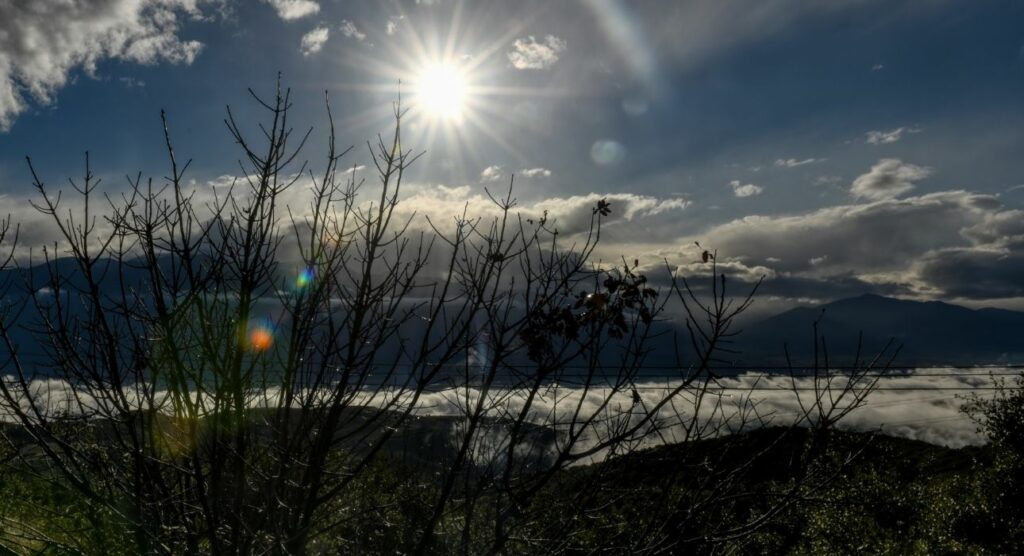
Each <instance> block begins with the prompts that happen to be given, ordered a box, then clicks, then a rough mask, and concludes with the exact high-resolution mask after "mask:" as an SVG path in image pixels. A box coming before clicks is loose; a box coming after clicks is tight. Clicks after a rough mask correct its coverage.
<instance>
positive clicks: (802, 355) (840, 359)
mask: <svg viewBox="0 0 1024 556" xmlns="http://www.w3.org/2000/svg"><path fill="white" fill-rule="evenodd" d="M815 321H817V323H818V332H819V335H820V336H821V337H822V338H823V339H824V340H825V345H826V346H827V348H828V353H829V359H830V363H831V364H832V365H833V366H843V365H851V364H853V361H854V358H855V356H856V353H857V339H858V336H859V335H860V334H861V333H862V334H863V342H862V346H863V348H862V350H861V360H862V361H863V360H864V359H865V358H866V357H867V358H869V357H873V356H874V355H875V354H877V353H878V352H879V350H881V349H882V348H883V347H885V345H886V343H887V342H888V341H889V340H890V339H892V340H893V342H894V343H893V345H894V346H897V345H901V346H902V348H901V350H900V353H899V355H898V357H897V359H896V362H895V363H896V364H897V365H940V364H941V365H974V364H982V363H992V364H1009V363H1022V362H1024V312H1018V311H1008V310H1003V309H968V308H966V307H961V306H959V305H951V304H949V303H943V302H941V301H928V302H920V301H908V300H903V299H892V298H888V297H881V296H878V295H862V296H859V297H853V298H849V299H842V300H839V301H834V302H831V303H826V304H824V305H820V306H817V307H801V308H797V309H792V310H789V311H786V312H784V313H781V314H778V315H775V316H773V317H770V318H767V319H764V320H762V321H759V322H756V323H753V324H751V325H748V326H747V327H746V329H745V330H743V332H742V333H741V334H740V336H739V337H738V338H737V342H736V343H737V346H738V349H739V351H740V352H741V353H739V354H738V355H737V356H736V362H737V363H739V364H744V365H753V364H758V365H782V364H785V362H786V359H785V352H784V347H783V346H788V348H789V352H790V355H791V358H792V359H793V361H794V363H796V364H800V365H806V364H809V363H810V362H811V361H812V360H813V349H814V343H813V334H814V328H813V325H814V322H815Z"/></svg>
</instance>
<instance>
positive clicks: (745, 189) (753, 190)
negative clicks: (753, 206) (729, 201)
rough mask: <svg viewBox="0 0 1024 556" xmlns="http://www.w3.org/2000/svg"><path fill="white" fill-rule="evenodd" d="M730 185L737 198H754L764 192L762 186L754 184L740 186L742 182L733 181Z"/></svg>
mask: <svg viewBox="0 0 1024 556" xmlns="http://www.w3.org/2000/svg"><path fill="white" fill-rule="evenodd" d="M729 185H730V186H732V192H733V194H734V195H736V196H737V197H753V196H754V195H760V194H761V193H762V192H764V188H763V187H761V186H760V185H754V184H752V183H748V184H745V185H740V180H732V181H731V182H729Z"/></svg>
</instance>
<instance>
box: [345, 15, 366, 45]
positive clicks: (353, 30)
mask: <svg viewBox="0 0 1024 556" xmlns="http://www.w3.org/2000/svg"><path fill="white" fill-rule="evenodd" d="M338 29H339V30H340V31H341V34H342V35H344V36H345V37H347V38H350V39H355V40H357V41H361V40H363V39H365V38H366V33H364V32H362V31H360V30H359V28H358V27H356V24H355V23H352V22H351V21H349V20H347V19H343V20H342V21H341V26H340V27H338Z"/></svg>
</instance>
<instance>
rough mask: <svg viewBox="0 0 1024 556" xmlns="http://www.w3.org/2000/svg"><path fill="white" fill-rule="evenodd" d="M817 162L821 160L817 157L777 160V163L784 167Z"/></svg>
mask: <svg viewBox="0 0 1024 556" xmlns="http://www.w3.org/2000/svg"><path fill="white" fill-rule="evenodd" d="M815 162H819V160H818V159H817V158H805V159H804V160H797V159H795V158H787V159H782V158H780V159H778V160H776V161H775V165H776V166H781V167H783V168H796V167H797V166H803V165H805V164H814V163H815Z"/></svg>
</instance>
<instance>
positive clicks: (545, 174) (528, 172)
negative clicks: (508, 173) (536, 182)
mask: <svg viewBox="0 0 1024 556" xmlns="http://www.w3.org/2000/svg"><path fill="white" fill-rule="evenodd" d="M519 175H520V176H525V177H527V178H550V177H551V170H548V169H547V168H523V169H522V170H520V171H519Z"/></svg>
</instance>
